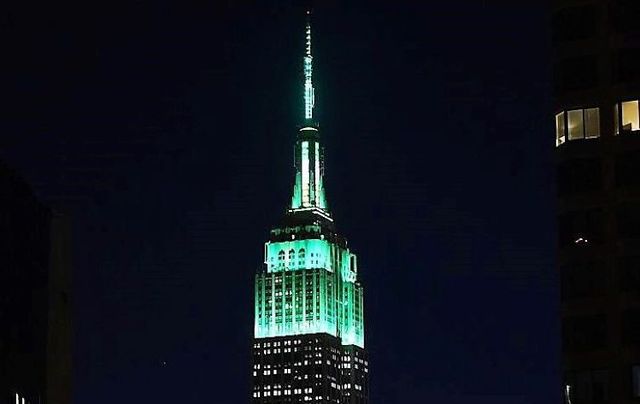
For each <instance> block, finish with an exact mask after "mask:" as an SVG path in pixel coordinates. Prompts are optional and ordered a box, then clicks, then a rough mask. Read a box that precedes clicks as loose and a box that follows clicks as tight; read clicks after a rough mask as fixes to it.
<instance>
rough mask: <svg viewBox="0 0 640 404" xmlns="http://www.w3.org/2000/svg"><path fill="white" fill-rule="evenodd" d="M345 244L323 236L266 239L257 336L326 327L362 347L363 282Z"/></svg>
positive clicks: (257, 299)
mask: <svg viewBox="0 0 640 404" xmlns="http://www.w3.org/2000/svg"><path fill="white" fill-rule="evenodd" d="M356 263H357V260H356V256H355V254H353V253H351V252H350V251H349V249H347V248H343V247H340V246H339V245H337V244H335V243H332V242H329V241H327V240H323V239H315V238H313V239H303V240H291V241H282V242H268V243H265V264H266V268H267V271H266V273H261V274H258V276H257V278H256V285H255V286H256V292H255V336H256V338H265V337H275V336H284V335H299V334H310V333H319V332H324V333H328V334H331V335H334V336H339V337H341V338H342V341H343V344H345V345H352V344H353V345H357V346H360V347H362V348H364V318H363V304H362V300H363V293H362V286H361V285H360V284H358V283H357V282H356V277H357V266H356Z"/></svg>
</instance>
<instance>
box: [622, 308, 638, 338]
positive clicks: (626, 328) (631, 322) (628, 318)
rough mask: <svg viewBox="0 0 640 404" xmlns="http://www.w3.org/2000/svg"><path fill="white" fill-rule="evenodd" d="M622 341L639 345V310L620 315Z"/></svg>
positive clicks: (626, 311) (627, 311)
mask: <svg viewBox="0 0 640 404" xmlns="http://www.w3.org/2000/svg"><path fill="white" fill-rule="evenodd" d="M622 341H623V342H624V343H625V344H627V345H640V310H637V309H636V310H625V311H624V313H623V314H622Z"/></svg>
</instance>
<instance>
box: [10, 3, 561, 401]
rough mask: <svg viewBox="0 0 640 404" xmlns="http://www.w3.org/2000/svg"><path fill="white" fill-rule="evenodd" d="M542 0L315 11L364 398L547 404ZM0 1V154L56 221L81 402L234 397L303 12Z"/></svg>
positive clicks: (288, 140)
mask: <svg viewBox="0 0 640 404" xmlns="http://www.w3.org/2000/svg"><path fill="white" fill-rule="evenodd" d="M358 3H360V4H358ZM436 3H442V4H436ZM544 3H545V2H541V1H516V2H491V1H480V0H475V1H473V0H467V1H455V2H454V1H448V2H444V1H443V2H432V1H422V2H405V3H403V2H388V1H382V0H375V1H372V0H369V1H366V2H364V1H363V2H357V1H351V2H338V1H331V0H330V1H323V2H318V3H317V4H316V5H315V6H314V22H313V52H314V57H315V58H314V68H315V71H314V84H315V87H316V101H317V103H316V105H317V108H316V115H317V117H318V120H319V122H320V125H321V128H322V131H323V132H322V133H323V140H324V144H325V147H326V155H327V162H326V163H327V164H326V165H327V179H326V184H327V195H328V200H329V203H330V208H331V210H332V212H333V215H334V217H335V219H336V222H337V225H338V229H339V231H340V232H341V233H342V234H344V235H345V236H346V237H348V239H349V241H350V246H351V248H352V249H354V250H355V251H356V252H357V253H358V255H359V262H360V268H361V276H362V279H363V282H364V285H365V304H366V315H365V317H366V327H367V328H366V332H367V348H368V350H369V353H370V363H371V366H370V368H371V373H370V375H371V402H372V404H382V403H385V404H387V403H436V404H438V403H443V404H445V403H446V404H462V403H465V404H469V403H472V404H475V403H478V404H484V403H487V404H489V403H491V404H502V403H504V404H520V403H541V404H542V403H549V402H557V401H558V400H559V398H560V376H559V361H560V357H559V343H560V341H559V314H558V312H557V310H558V300H559V299H558V294H559V293H558V286H557V284H556V283H557V276H556V274H555V272H554V267H553V262H554V239H555V234H554V213H553V207H554V206H553V204H554V192H555V191H554V189H555V188H554V178H553V159H552V152H553V141H554V139H553V130H552V125H553V122H552V119H551V118H550V117H551V116H552V114H551V112H550V111H551V108H550V92H551V89H550V85H549V79H550V77H549V76H550V66H549V59H550V44H549V38H548V37H549V35H548V25H549V23H548V19H547V14H546V10H545V6H544ZM514 4H515V5H514ZM6 6H7V5H5V10H4V12H3V13H2V14H3V15H2V19H1V20H0V21H1V24H0V26H1V27H2V37H3V39H4V42H5V44H4V45H3V47H2V57H1V59H2V63H1V64H0V73H1V75H0V76H1V79H0V80H1V83H0V88H1V90H0V93H1V94H2V96H1V97H0V99H2V105H1V108H0V114H1V115H0V116H1V118H0V158H2V159H3V160H5V161H6V162H8V163H9V164H11V165H12V166H14V167H15V168H16V169H17V170H18V171H19V172H21V173H22V174H23V176H24V177H25V178H26V179H27V180H28V181H29V182H30V183H31V184H32V186H33V188H34V190H35V192H36V193H37V195H38V196H39V197H40V198H42V199H43V200H45V201H47V202H48V203H49V204H50V205H52V206H56V207H58V208H59V209H62V210H65V211H69V212H71V215H72V217H73V222H74V245H73V249H74V289H73V304H74V316H75V318H74V322H75V324H74V325H75V330H76V331H75V341H74V349H75V358H74V361H75V364H74V366H75V381H74V384H75V398H76V404H107V403H108V404H112V403H114V402H118V403H123V404H134V403H136V404H137V403H175V402H187V403H207V404H210V403H219V404H236V403H238V404H240V403H247V402H248V400H249V376H250V374H251V361H250V355H249V354H250V349H251V343H252V340H251V338H252V332H253V292H252V288H253V274H254V272H255V271H256V270H257V269H258V267H259V265H260V262H261V259H262V253H263V245H262V244H263V243H264V241H265V240H266V238H267V235H268V231H269V229H270V228H271V226H273V225H275V224H277V223H278V221H279V220H280V218H281V217H282V214H283V212H284V210H285V208H286V205H287V203H288V202H289V198H290V193H291V189H292V166H293V162H292V158H293V155H292V150H293V142H294V136H295V134H296V125H297V124H299V123H300V119H301V117H302V79H301V74H302V72H301V70H302V53H303V46H304V36H303V31H304V5H303V3H302V2H299V1H260V2H257V1H255V2H246V1H226V2H223V1H207V2H204V1H202V2H197V3H191V4H190V3H189V2H186V1H175V2H169V1H159V0H155V1H151V0H149V1H127V2H123V3H118V2H113V1H110V2H99V1H98V2H83V3H78V4H71V3H64V2H51V1H47V2H45V1H36V0H24V1H12V2H11V3H10V4H8V7H6Z"/></svg>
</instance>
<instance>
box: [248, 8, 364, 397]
mask: <svg viewBox="0 0 640 404" xmlns="http://www.w3.org/2000/svg"><path fill="white" fill-rule="evenodd" d="M305 39H306V47H305V55H304V64H303V72H304V119H303V121H302V125H301V126H300V128H299V130H298V134H297V139H296V144H295V147H294V167H295V177H294V184H293V195H292V197H291V204H290V205H289V208H288V209H287V212H286V214H285V216H284V218H283V220H282V222H281V224H280V225H279V226H277V227H275V228H274V229H272V230H271V232H270V237H269V240H268V241H267V242H266V243H265V246H264V266H263V267H262V268H261V269H260V270H259V272H258V273H257V274H256V278H255V322H254V338H255V339H254V344H253V379H252V385H253V386H252V387H253V388H252V397H253V403H302V402H309V401H311V402H315V403H360V404H362V403H368V372H369V369H368V366H369V363H368V358H367V353H366V351H365V349H364V316H363V311H364V310H363V288H362V285H361V284H360V281H359V279H358V261H357V257H356V255H355V254H354V253H353V252H352V251H351V250H350V249H349V247H348V246H347V240H346V239H345V238H344V237H342V236H341V235H340V234H338V233H337V231H336V227H335V224H334V220H333V217H332V216H331V213H330V211H329V209H328V205H327V198H326V195H325V189H324V180H323V176H324V158H323V157H324V151H323V148H322V145H321V142H320V141H321V136H320V127H319V125H318V124H317V122H316V121H314V116H313V107H314V102H315V96H314V88H313V82H312V73H313V65H312V62H313V57H312V54H311V23H310V13H309V12H307V24H306V38H305Z"/></svg>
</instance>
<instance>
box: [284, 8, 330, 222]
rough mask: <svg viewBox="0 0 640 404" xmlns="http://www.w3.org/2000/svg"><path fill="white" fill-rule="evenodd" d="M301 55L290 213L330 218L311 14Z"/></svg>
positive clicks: (308, 18)
mask: <svg viewBox="0 0 640 404" xmlns="http://www.w3.org/2000/svg"><path fill="white" fill-rule="evenodd" d="M305 45H306V46H305V54H304V114H305V116H304V118H305V119H304V125H303V127H302V128H301V129H300V131H299V132H298V137H297V141H296V146H295V159H294V164H295V169H296V177H295V184H294V187H293V196H292V198H291V210H293V211H295V210H315V211H318V212H319V213H320V214H322V215H324V216H326V217H329V212H328V210H327V199H326V196H325V191H324V182H323V176H324V156H323V152H324V151H323V148H322V146H321V145H320V131H319V129H318V125H316V124H315V123H314V122H313V106H314V102H315V101H314V90H313V84H312V81H311V75H312V60H313V57H312V56H311V12H310V11H307V25H306V29H305Z"/></svg>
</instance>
